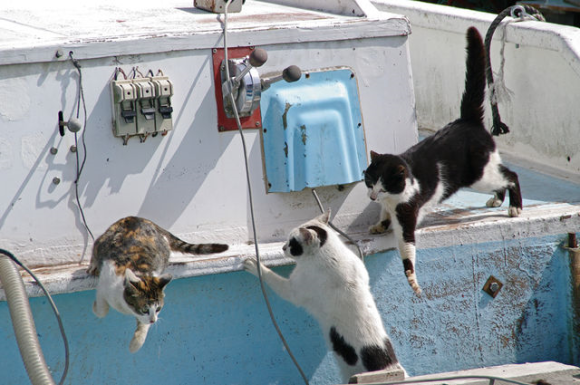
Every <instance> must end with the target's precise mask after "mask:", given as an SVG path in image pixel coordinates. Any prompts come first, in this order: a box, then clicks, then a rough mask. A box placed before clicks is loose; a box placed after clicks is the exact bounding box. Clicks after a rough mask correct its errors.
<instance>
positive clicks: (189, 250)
mask: <svg viewBox="0 0 580 385" xmlns="http://www.w3.org/2000/svg"><path fill="white" fill-rule="evenodd" d="M168 238H169V246H170V247H171V250H173V251H178V252H181V253H186V254H213V253H221V252H223V251H226V250H227V249H228V248H229V246H228V245H226V244H223V243H187V242H185V241H182V240H181V239H179V238H177V237H175V236H173V235H171V234H169V236H168Z"/></svg>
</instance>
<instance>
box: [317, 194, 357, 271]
mask: <svg viewBox="0 0 580 385" xmlns="http://www.w3.org/2000/svg"><path fill="white" fill-rule="evenodd" d="M312 195H314V199H316V203H318V207H319V208H320V211H321V212H324V207H323V206H322V202H320V198H318V194H317V193H316V189H312ZM328 225H329V226H330V227H331V228H332V229H333V230H334V231H336V232H337V233H339V234H340V235H342V236H343V237H345V238H346V239H348V241H349V242H350V243H352V244H353V245H355V246H356V249H357V251H358V256H359V258H360V259H361V261H364V260H365V256H364V254H363V252H362V249H361V248H360V246H359V245H358V243H357V242H355V241H354V239H352V238H351V237H349V236H348V235H347V234H346V233H345V232H344V231H342V230H341V229H339V228H338V227H336V226H335V225H334V224H333V223H332V222H331V221H330V219H329V220H328Z"/></svg>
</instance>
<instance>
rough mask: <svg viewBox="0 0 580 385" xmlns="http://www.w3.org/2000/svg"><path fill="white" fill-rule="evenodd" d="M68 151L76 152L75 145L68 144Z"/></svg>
mask: <svg viewBox="0 0 580 385" xmlns="http://www.w3.org/2000/svg"><path fill="white" fill-rule="evenodd" d="M70 152H77V146H75V145H74V144H73V145H72V146H70Z"/></svg>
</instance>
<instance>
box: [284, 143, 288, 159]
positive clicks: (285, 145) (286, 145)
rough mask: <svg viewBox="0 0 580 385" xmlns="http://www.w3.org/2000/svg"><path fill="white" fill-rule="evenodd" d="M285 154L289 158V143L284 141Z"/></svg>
mask: <svg viewBox="0 0 580 385" xmlns="http://www.w3.org/2000/svg"><path fill="white" fill-rule="evenodd" d="M284 155H285V156H286V158H288V143H286V142H284Z"/></svg>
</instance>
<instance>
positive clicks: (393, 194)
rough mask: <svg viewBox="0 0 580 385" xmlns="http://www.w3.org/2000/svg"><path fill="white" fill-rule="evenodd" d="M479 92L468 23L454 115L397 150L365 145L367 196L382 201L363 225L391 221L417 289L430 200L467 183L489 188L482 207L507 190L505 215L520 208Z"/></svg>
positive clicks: (478, 66)
mask: <svg viewBox="0 0 580 385" xmlns="http://www.w3.org/2000/svg"><path fill="white" fill-rule="evenodd" d="M484 97H485V51H484V46H483V41H482V39H481V35H480V34H479V32H478V31H477V29H475V28H474V27H470V28H469V29H468V30H467V61H466V73H465V91H464V93H463V97H462V99H461V115H460V118H459V119H457V120H455V121H454V122H451V123H449V124H447V125H446V126H445V127H444V128H442V129H441V130H439V131H437V133H435V134H434V135H432V136H430V137H427V138H426V139H424V140H423V141H421V142H419V143H418V144H416V145H415V146H413V147H411V148H410V149H408V150H407V151H405V152H404V153H402V154H400V155H390V154H382V155H381V154H377V153H376V152H374V151H371V164H370V165H369V167H368V168H367V170H366V171H365V172H364V176H365V184H366V186H367V187H368V189H369V191H368V193H369V197H370V199H371V200H373V201H377V202H379V203H380V204H381V206H382V207H381V213H380V218H379V222H378V223H377V224H376V225H374V226H372V227H371V228H370V229H369V230H370V232H371V233H375V234H379V233H383V232H385V231H387V229H388V228H389V226H390V225H392V228H393V231H394V233H395V236H396V238H397V241H398V248H399V252H400V254H401V259H402V260H403V267H404V269H405V274H406V276H407V280H408V282H409V284H410V285H411V287H412V288H413V290H414V291H415V293H417V294H420V293H421V288H420V287H419V284H418V282H417V276H416V274H415V229H416V227H417V225H418V224H419V223H420V222H421V220H422V218H423V216H424V215H425V213H426V212H428V211H429V209H431V208H432V207H433V206H434V205H436V204H438V203H440V202H442V201H443V200H445V199H447V198H449V197H450V196H451V195H452V194H454V193H455V192H456V191H457V190H459V189H460V188H462V187H471V188H473V189H475V190H477V191H481V192H493V193H494V197H493V198H491V199H490V200H488V201H487V206H488V207H499V206H501V204H502V203H503V200H504V197H505V192H506V190H508V191H509V209H508V215H509V216H518V215H519V214H520V213H521V211H522V196H521V192H520V185H519V182H518V176H517V174H516V173H514V172H513V171H510V170H509V169H508V168H507V167H505V166H504V165H503V164H502V162H501V159H500V156H499V153H498V151H497V149H496V146H495V143H494V141H493V138H492V136H491V135H490V133H489V132H488V131H487V130H486V128H485V126H484V124H483V116H484V110H483V102H484Z"/></svg>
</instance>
